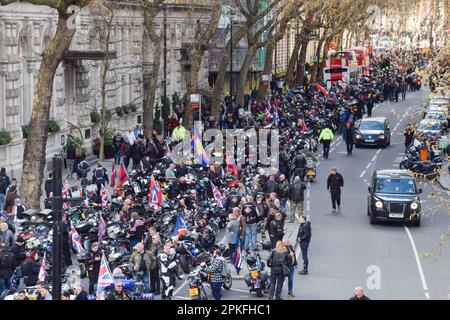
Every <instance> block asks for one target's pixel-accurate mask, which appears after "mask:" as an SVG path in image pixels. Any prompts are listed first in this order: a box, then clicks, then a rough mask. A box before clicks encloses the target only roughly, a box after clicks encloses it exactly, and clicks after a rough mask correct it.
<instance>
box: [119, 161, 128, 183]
mask: <svg viewBox="0 0 450 320" xmlns="http://www.w3.org/2000/svg"><path fill="white" fill-rule="evenodd" d="M127 181H128V173H127V169H126V168H125V165H124V164H123V163H121V164H120V170H119V183H118V184H117V189H118V188H120V187H121V186H122V185H123V184H124V183H125V182H127Z"/></svg>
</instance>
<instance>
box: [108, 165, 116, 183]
mask: <svg viewBox="0 0 450 320" xmlns="http://www.w3.org/2000/svg"><path fill="white" fill-rule="evenodd" d="M116 179H117V171H116V164H115V163H113V164H112V168H111V179H110V181H109V186H110V187H111V188H114V187H115V186H116Z"/></svg>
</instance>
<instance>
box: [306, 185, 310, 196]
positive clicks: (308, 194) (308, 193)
mask: <svg viewBox="0 0 450 320" xmlns="http://www.w3.org/2000/svg"><path fill="white" fill-rule="evenodd" d="M310 196H311V182H308V184H307V189H306V197H307V198H309V197H310Z"/></svg>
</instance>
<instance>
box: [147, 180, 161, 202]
mask: <svg viewBox="0 0 450 320" xmlns="http://www.w3.org/2000/svg"><path fill="white" fill-rule="evenodd" d="M148 201H149V202H150V207H152V208H161V207H162V203H163V194H162V191H161V187H160V186H159V183H158V181H156V180H155V178H154V177H152V179H151V180H150V195H149V199H148Z"/></svg>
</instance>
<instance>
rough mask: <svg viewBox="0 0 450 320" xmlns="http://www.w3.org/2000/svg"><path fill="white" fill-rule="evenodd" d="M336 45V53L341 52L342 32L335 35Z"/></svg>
mask: <svg viewBox="0 0 450 320" xmlns="http://www.w3.org/2000/svg"><path fill="white" fill-rule="evenodd" d="M336 38H337V39H336V43H337V48H336V51H338V50H342V40H343V39H342V38H343V33H342V31H341V32H339V33H338V34H337V36H336Z"/></svg>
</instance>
